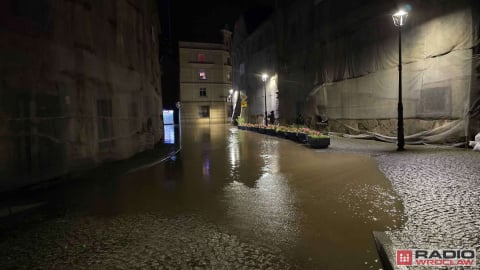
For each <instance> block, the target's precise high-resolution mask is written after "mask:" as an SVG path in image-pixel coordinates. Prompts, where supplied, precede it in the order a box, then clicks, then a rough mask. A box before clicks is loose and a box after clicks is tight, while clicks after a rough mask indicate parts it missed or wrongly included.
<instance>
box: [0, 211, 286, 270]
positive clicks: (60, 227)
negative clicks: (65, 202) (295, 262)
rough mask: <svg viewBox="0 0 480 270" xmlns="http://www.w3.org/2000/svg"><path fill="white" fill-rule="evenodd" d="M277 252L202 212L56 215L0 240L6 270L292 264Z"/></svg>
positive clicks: (247, 267)
mask: <svg viewBox="0 0 480 270" xmlns="http://www.w3.org/2000/svg"><path fill="white" fill-rule="evenodd" d="M25 243H29V244H27V245H26V244H25ZM277 253H278V251H274V250H271V249H267V248H262V247H261V246H258V245H256V246H253V245H251V244H248V243H244V242H242V241H240V240H239V239H238V238H237V237H235V236H232V235H229V234H227V233H224V232H222V231H221V230H219V228H218V227H216V226H215V225H213V224H212V223H209V222H208V221H206V220H204V219H202V218H200V217H198V216H195V215H177V216H175V217H167V216H165V215H162V214H159V213H141V214H130V215H128V214H124V215H120V216H115V217H94V216H90V217H89V216H85V215H78V216H69V217H65V218H57V219H54V220H50V221H47V222H44V223H42V224H40V225H36V226H35V227H34V228H32V229H27V230H22V233H20V234H17V235H16V236H15V237H8V238H7V241H2V242H1V244H0V258H1V260H2V262H1V264H2V267H1V268H2V269H252V268H255V269H287V268H290V267H289V266H288V264H287V263H286V262H285V261H284V259H283V258H282V257H281V256H279V255H278V254H277ZM290 269H291V268H290Z"/></svg>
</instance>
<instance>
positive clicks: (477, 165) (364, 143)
mask: <svg viewBox="0 0 480 270" xmlns="http://www.w3.org/2000/svg"><path fill="white" fill-rule="evenodd" d="M395 149H396V145H395V144H389V143H384V142H378V141H373V140H356V139H347V138H342V137H333V138H332V143H331V146H330V148H328V149H327V150H319V151H328V152H348V153H359V154H368V155H371V156H373V157H374V158H375V159H376V160H377V162H378V165H379V168H380V170H381V171H382V172H383V173H384V174H385V175H386V176H387V178H388V179H389V180H390V181H391V183H392V185H393V188H394V190H395V191H396V192H397V194H398V195H399V196H400V198H401V199H402V202H403V205H404V208H405V209H404V213H405V220H404V225H403V227H402V228H401V229H399V230H393V231H390V232H387V235H388V236H389V237H390V238H391V240H392V242H393V245H394V246H395V248H399V249H401V248H406V249H408V248H431V249H434V248H436V249H442V248H476V249H477V251H479V250H480V153H479V152H474V151H473V150H472V149H460V148H452V147H445V146H430V145H429V146H409V145H407V146H406V149H407V150H406V151H404V152H397V151H395ZM477 256H478V255H477ZM477 259H478V258H477ZM476 269H478V268H476Z"/></svg>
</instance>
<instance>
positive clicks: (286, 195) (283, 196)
mask: <svg viewBox="0 0 480 270" xmlns="http://www.w3.org/2000/svg"><path fill="white" fill-rule="evenodd" d="M228 140H229V148H228V151H229V153H230V155H229V156H230V157H231V158H230V165H231V168H230V171H231V172H232V173H231V176H232V177H234V179H235V178H237V177H241V176H242V175H241V174H240V172H239V168H240V167H241V166H242V165H243V166H248V164H241V163H240V162H239V154H240V153H239V149H238V144H239V142H238V140H239V138H238V134H237V131H236V130H235V131H232V132H231V133H230V136H229V139H228ZM278 143H279V142H278V140H265V141H263V142H262V143H261V148H260V156H261V157H262V162H263V163H264V164H263V166H262V168H261V172H262V174H261V175H259V176H258V178H257V179H255V185H254V186H253V187H248V186H246V185H245V184H243V183H241V182H238V181H236V179H235V180H234V181H233V182H231V183H230V184H228V185H226V186H225V188H224V199H223V201H224V203H225V204H226V205H227V215H228V217H229V218H230V219H231V222H232V224H233V226H235V227H236V228H241V229H242V230H244V231H247V232H248V233H249V234H250V235H249V237H255V238H258V237H260V236H261V237H268V238H269V239H270V240H272V241H273V243H274V244H275V245H280V244H292V243H294V241H295V239H296V238H297V235H296V228H297V224H296V217H295V209H294V195H293V191H292V190H291V189H290V186H289V185H288V183H287V179H286V178H285V177H284V175H283V174H282V173H280V172H279V154H278V150H279V149H278ZM245 162H246V163H248V161H247V160H245Z"/></svg>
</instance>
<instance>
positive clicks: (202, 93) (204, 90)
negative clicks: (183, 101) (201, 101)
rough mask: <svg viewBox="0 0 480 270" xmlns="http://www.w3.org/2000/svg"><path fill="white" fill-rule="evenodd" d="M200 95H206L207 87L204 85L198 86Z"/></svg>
mask: <svg viewBox="0 0 480 270" xmlns="http://www.w3.org/2000/svg"><path fill="white" fill-rule="evenodd" d="M200 96H201V97H206V96H207V88H205V87H202V88H200Z"/></svg>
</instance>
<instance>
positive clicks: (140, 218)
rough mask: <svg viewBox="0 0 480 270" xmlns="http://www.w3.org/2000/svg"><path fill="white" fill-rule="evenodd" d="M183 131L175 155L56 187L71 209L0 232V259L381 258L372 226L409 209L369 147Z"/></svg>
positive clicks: (346, 265) (358, 262) (247, 264)
mask: <svg viewBox="0 0 480 270" xmlns="http://www.w3.org/2000/svg"><path fill="white" fill-rule="evenodd" d="M181 136H182V149H181V152H180V153H179V154H177V155H176V156H174V157H172V158H171V159H169V160H168V161H165V162H163V163H160V164H157V165H155V166H152V167H149V168H146V169H142V170H138V171H134V172H132V173H129V174H127V175H123V176H120V177H109V175H108V174H106V175H102V177H99V178H102V179H96V180H95V181H85V182H82V183H77V184H75V185H69V186H65V187H62V188H59V189H57V190H55V191H52V192H51V194H50V195H49V200H50V201H52V202H53V204H54V205H56V206H57V208H62V207H65V209H63V212H64V213H63V214H62V215H55V216H52V217H50V218H48V219H46V220H43V221H41V222H40V221H39V222H37V223H33V224H29V225H25V226H21V227H19V228H18V229H12V230H11V231H10V232H9V233H8V235H2V241H1V242H0V248H1V250H2V251H1V252H0V258H1V259H2V260H3V261H4V262H6V265H7V266H9V267H12V268H13V267H14V266H18V265H24V268H31V266H39V267H40V268H49V269H65V268H70V269H105V268H108V269H122V268H125V269H128V268H146V269H163V268H165V269H179V268H186V269H197V268H200V269H204V268H205V269H238V268H242V269H252V268H253V269H267V268H269V267H272V268H274V269H291V268H299V269H381V268H382V266H381V263H380V261H379V258H378V256H377V252H376V249H375V245H374V241H373V237H372V231H374V230H377V231H386V230H391V229H395V228H398V227H399V226H400V225H401V224H402V218H401V217H402V215H403V208H402V205H401V203H400V201H399V199H398V198H397V197H396V195H395V193H394V192H393V191H392V188H391V186H390V182H389V181H388V180H387V179H386V178H385V176H384V175H383V174H382V173H381V172H380V171H379V170H378V168H377V165H376V162H375V160H374V159H372V158H371V157H369V156H367V155H359V154H353V153H334V152H332V151H329V152H322V151H315V150H313V149H309V148H308V147H305V146H304V145H300V144H297V143H295V142H292V141H289V140H286V139H280V138H276V137H271V136H267V135H263V134H258V133H254V132H249V131H243V130H238V129H237V128H236V127H231V126H201V127H199V126H196V127H184V128H183V130H182V134H181ZM58 205H61V206H62V207H59V206H58ZM25 239H30V240H29V241H25ZM22 240H23V241H22ZM24 241H25V242H24ZM39 247H42V248H39ZM6 249H8V250H6ZM20 268H22V267H20Z"/></svg>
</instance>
